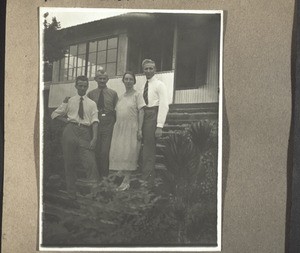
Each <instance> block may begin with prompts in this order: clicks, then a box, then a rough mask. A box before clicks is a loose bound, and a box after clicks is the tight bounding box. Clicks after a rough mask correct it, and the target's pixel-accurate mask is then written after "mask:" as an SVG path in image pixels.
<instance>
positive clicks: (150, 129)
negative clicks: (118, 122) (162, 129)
mask: <svg viewBox="0 0 300 253" xmlns="http://www.w3.org/2000/svg"><path fill="white" fill-rule="evenodd" d="M157 113H158V107H150V108H145V111H144V122H143V129H142V132H143V151H142V157H143V158H142V160H143V166H142V173H143V177H144V178H145V179H150V180H153V179H154V177H155V170H154V169H155V158H156V139H155V131H156V125H157Z"/></svg>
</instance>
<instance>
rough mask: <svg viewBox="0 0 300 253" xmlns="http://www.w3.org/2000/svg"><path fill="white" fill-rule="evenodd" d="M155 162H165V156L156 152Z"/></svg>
mask: <svg viewBox="0 0 300 253" xmlns="http://www.w3.org/2000/svg"><path fill="white" fill-rule="evenodd" d="M155 162H156V163H162V164H164V163H165V157H164V156H163V155H161V154H156V158H155Z"/></svg>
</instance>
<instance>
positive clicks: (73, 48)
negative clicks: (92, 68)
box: [70, 45, 77, 55]
mask: <svg viewBox="0 0 300 253" xmlns="http://www.w3.org/2000/svg"><path fill="white" fill-rule="evenodd" d="M70 54H71V55H77V45H73V46H70Z"/></svg>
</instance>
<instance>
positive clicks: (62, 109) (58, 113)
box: [51, 103, 68, 119]
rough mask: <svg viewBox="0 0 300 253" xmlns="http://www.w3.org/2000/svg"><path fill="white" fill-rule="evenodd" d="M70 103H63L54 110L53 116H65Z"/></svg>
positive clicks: (53, 117)
mask: <svg viewBox="0 0 300 253" xmlns="http://www.w3.org/2000/svg"><path fill="white" fill-rule="evenodd" d="M67 109H68V103H62V104H61V105H60V106H59V107H57V109H56V110H55V111H54V112H52V114H51V118H52V119H55V118H56V117H58V116H65V115H66V114H67Z"/></svg>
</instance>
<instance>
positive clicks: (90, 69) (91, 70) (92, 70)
mask: <svg viewBox="0 0 300 253" xmlns="http://www.w3.org/2000/svg"><path fill="white" fill-rule="evenodd" d="M95 75H96V65H95V64H91V65H90V66H89V67H88V76H89V77H95Z"/></svg>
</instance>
